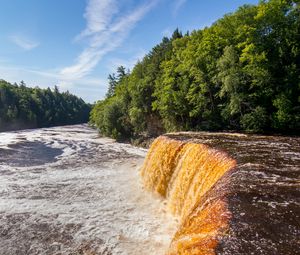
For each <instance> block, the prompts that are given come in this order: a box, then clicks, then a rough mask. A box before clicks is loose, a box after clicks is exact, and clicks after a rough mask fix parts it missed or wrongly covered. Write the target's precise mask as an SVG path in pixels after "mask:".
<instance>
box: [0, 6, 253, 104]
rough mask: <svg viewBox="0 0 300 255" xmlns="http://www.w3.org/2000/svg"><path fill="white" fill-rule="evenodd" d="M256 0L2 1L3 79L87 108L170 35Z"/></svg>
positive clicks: (0, 62)
mask: <svg viewBox="0 0 300 255" xmlns="http://www.w3.org/2000/svg"><path fill="white" fill-rule="evenodd" d="M257 3H258V1H257V0H256V1H254V0H248V1H243V0H238V1H231V2H227V3H224V2H222V1H219V0H213V1H210V2H209V3H207V2H194V1H187V0H177V1H171V0H154V1H145V0H124V1H116V0H105V1H103V0H102V1H101V0H86V1H80V0H76V1H74V2H72V5H70V2H69V1H68V0H60V1H58V0H51V1H50V0H46V1H43V2H38V1H36V0H28V1H26V2H24V1H22V0H15V1H9V2H2V3H0V8H1V10H2V13H3V15H2V16H1V17H0V21H1V23H0V24H1V25H0V29H1V31H2V33H1V37H2V38H1V43H0V45H1V47H0V72H1V76H0V79H3V80H6V81H8V82H10V83H15V82H16V83H19V82H20V81H22V80H23V81H24V82H25V83H26V85H27V86H28V87H35V86H39V87H40V88H47V87H50V88H54V86H55V85H56V86H58V88H59V89H60V91H62V92H63V91H67V90H68V91H69V92H70V93H72V94H74V95H76V96H78V97H81V98H82V99H84V100H85V101H86V102H88V103H93V102H95V101H97V100H101V99H103V98H104V96H105V94H106V90H107V86H108V82H107V77H108V75H109V74H111V73H114V72H115V71H116V68H117V67H118V66H121V65H123V66H124V67H125V68H126V69H130V70H131V69H132V68H133V67H134V65H135V64H136V62H137V61H138V60H142V58H143V57H144V56H145V55H146V54H147V53H148V52H149V51H150V50H151V49H152V48H153V47H154V46H155V45H156V44H158V43H159V42H160V41H161V39H162V38H163V37H164V36H167V37H170V36H171V34H172V32H173V31H174V30H175V29H176V28H178V29H179V30H180V31H182V32H183V33H185V32H187V31H189V32H191V31H193V30H199V29H202V28H204V27H207V26H210V25H211V24H212V23H214V22H215V21H216V20H218V19H219V18H221V17H223V16H224V15H225V14H227V13H231V12H233V11H235V10H236V9H237V8H238V7H240V6H242V5H244V4H257Z"/></svg>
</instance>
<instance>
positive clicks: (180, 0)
mask: <svg viewBox="0 0 300 255" xmlns="http://www.w3.org/2000/svg"><path fill="white" fill-rule="evenodd" d="M173 2H174V5H173V6H174V7H173V15H177V13H178V11H179V9H180V8H181V7H182V6H183V5H184V4H185V3H186V2H187V0H176V1H173Z"/></svg>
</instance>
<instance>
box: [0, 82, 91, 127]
mask: <svg viewBox="0 0 300 255" xmlns="http://www.w3.org/2000/svg"><path fill="white" fill-rule="evenodd" d="M90 108H91V106H90V105H87V104H86V103H85V102H84V101H83V100H82V99H81V98H78V97H76V96H74V95H72V94H70V93H69V92H62V93H60V92H59V90H58V88H57V87H56V86H55V88H54V90H53V91H52V90H51V89H50V88H48V89H40V88H38V87H36V88H29V87H26V84H25V83H24V82H23V81H22V82H21V83H20V85H17V84H10V83H8V82H6V81H4V80H0V131H5V130H16V129H23V128H37V127H48V126H56V125H67V124H77V123H83V122H87V120H88V116H89V112H90Z"/></svg>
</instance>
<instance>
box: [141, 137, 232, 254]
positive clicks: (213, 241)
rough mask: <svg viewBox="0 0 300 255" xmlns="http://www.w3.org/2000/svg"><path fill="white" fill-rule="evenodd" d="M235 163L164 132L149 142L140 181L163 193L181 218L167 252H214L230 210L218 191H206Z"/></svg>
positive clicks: (219, 154)
mask: <svg viewBox="0 0 300 255" xmlns="http://www.w3.org/2000/svg"><path fill="white" fill-rule="evenodd" d="M235 166H236V162H235V160H233V159H231V158H230V157H229V156H228V155H227V154H225V153H224V152H221V151H217V150H214V149H211V148H209V147H208V146H206V145H203V144H196V143H190V142H189V143H184V142H182V141H176V140H172V139H170V138H168V137H164V136H161V137H159V138H157V139H156V140H155V141H154V142H153V144H152V146H151V148H150V150H149V152H148V155H147V158H146V160H145V163H144V165H143V167H142V171H141V175H142V177H143V181H144V183H145V186H146V187H147V188H148V189H150V190H154V191H156V192H158V193H159V194H161V195H162V196H165V197H166V198H167V202H168V206H169V209H170V211H171V212H172V213H173V214H175V215H178V216H180V219H181V226H180V227H179V230H178V231H177V233H176V234H175V236H174V238H173V241H172V243H171V246H170V250H169V254H214V249H215V247H216V245H217V238H218V236H219V235H220V234H221V233H222V232H224V230H225V229H226V227H227V222H228V219H229V217H230V214H229V211H228V210H227V204H226V202H225V199H224V197H222V196H221V194H222V193H220V194H219V195H220V196H219V197H216V198H213V197H212V196H206V195H207V194H208V192H209V191H210V190H211V189H212V187H213V186H214V185H215V184H216V183H217V182H218V181H219V180H220V179H221V178H222V177H223V176H224V175H225V174H226V173H227V172H228V171H230V170H232V169H234V167H235ZM212 198H213V199H212Z"/></svg>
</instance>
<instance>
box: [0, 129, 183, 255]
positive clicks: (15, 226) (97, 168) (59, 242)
mask: <svg viewBox="0 0 300 255" xmlns="http://www.w3.org/2000/svg"><path fill="white" fill-rule="evenodd" d="M145 155H146V150H144V149H139V148H135V147H133V146H130V145H128V144H120V143H116V142H114V141H113V140H111V139H107V138H99V137H98V135H97V132H96V131H95V130H93V129H91V128H89V127H87V126H86V125H76V126H65V127H55V128H44V129H35V130H27V131H17V132H5V133H0V254H1V255H17V254H22V255H26V254H28V255H35V254H39V255H43V254H45V255H46V254H49V255H50V254H51V255H58V254H64V255H65V254H70V255H71V254H74V255H77V254H88V255H92V254H105V255H109V254H120V255H126V254H138V255H140V254H149V255H150V254H164V252H165V251H166V250H167V248H168V245H169V243H170V241H171V237H172V235H173V234H174V232H175V230H176V226H177V223H176V221H175V219H174V218H173V217H171V216H170V215H169V214H168V213H166V205H165V204H164V203H163V202H162V201H161V199H160V198H158V197H153V196H152V195H151V194H149V193H147V192H145V191H144V190H143V187H142V185H141V182H140V176H139V168H140V165H141V163H142V160H143V158H144V156H145Z"/></svg>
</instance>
